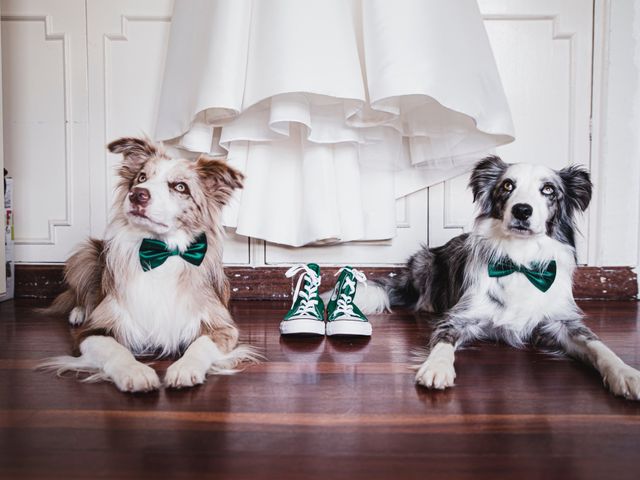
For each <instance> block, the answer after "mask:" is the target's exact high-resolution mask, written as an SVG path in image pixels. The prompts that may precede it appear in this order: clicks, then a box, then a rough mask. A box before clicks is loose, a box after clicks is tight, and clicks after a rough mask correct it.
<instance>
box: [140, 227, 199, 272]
mask: <svg viewBox="0 0 640 480" xmlns="http://www.w3.org/2000/svg"><path fill="white" fill-rule="evenodd" d="M205 253H207V236H206V235H205V234H204V233H202V234H200V235H198V237H196V239H195V241H194V242H193V243H192V244H191V245H189V246H188V247H187V249H186V250H185V251H184V252H182V253H180V251H179V250H178V249H177V248H175V249H173V250H169V249H168V248H167V244H166V243H164V242H163V241H162V240H155V239H153V238H145V239H144V240H142V243H141V244H140V250H139V251H138V256H139V257H140V265H142V270H144V271H145V272H148V271H149V270H152V269H154V268H156V267H159V266H160V265H162V264H163V263H164V262H166V261H167V258H169V257H171V256H172V255H179V256H181V257H182V258H184V259H185V260H186V261H187V262H189V263H191V264H193V265H195V266H196V267H197V266H198V265H200V264H201V263H202V261H203V260H204V255H205Z"/></svg>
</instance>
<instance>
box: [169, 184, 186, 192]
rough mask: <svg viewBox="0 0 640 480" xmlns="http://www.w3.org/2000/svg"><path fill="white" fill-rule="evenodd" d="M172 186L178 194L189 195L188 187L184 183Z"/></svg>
mask: <svg viewBox="0 0 640 480" xmlns="http://www.w3.org/2000/svg"><path fill="white" fill-rule="evenodd" d="M172 186H173V189H174V190H175V191H176V192H178V193H189V187H187V184H186V183H184V182H178V183H174V184H173V185H172Z"/></svg>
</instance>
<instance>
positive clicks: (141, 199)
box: [129, 187, 151, 207]
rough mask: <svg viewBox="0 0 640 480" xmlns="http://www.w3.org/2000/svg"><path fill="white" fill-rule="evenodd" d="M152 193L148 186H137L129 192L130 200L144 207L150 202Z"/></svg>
mask: <svg viewBox="0 0 640 480" xmlns="http://www.w3.org/2000/svg"><path fill="white" fill-rule="evenodd" d="M150 198H151V193H149V190H147V189H146V188H141V187H136V188H134V189H133V190H131V192H129V201H130V202H131V203H133V204H134V205H139V206H141V207H144V206H146V205H147V203H149V199H150Z"/></svg>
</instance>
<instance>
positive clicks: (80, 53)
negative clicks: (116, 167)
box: [2, 0, 89, 262]
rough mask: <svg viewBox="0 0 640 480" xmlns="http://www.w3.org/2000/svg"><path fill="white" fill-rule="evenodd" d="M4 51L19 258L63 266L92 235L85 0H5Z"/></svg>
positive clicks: (7, 129)
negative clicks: (90, 219) (79, 244)
mask: <svg viewBox="0 0 640 480" xmlns="http://www.w3.org/2000/svg"><path fill="white" fill-rule="evenodd" d="M2 47H3V52H2V69H3V72H4V82H3V85H2V87H3V88H2V91H3V103H4V112H3V114H4V154H5V166H6V168H7V169H8V170H9V172H10V173H11V175H12V176H13V177H14V179H15V180H14V181H15V184H14V185H15V233H16V250H15V251H16V258H17V259H18V260H20V261H27V262H29V261H33V262H50V261H59V260H61V259H64V258H65V257H66V256H67V255H68V253H69V251H70V249H71V248H72V247H73V246H74V245H75V244H76V243H77V242H78V241H80V240H82V239H83V238H84V237H85V236H86V235H87V234H88V233H89V202H88V198H89V190H88V182H87V178H88V160H87V154H86V153H87V85H86V26H85V19H84V1H83V0H50V1H44V0H30V1H17V0H13V1H11V0H5V1H3V2H2Z"/></svg>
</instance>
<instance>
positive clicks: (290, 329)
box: [280, 318, 324, 335]
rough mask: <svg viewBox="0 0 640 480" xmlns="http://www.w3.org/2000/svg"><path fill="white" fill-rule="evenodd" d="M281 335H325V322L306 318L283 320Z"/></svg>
mask: <svg viewBox="0 0 640 480" xmlns="http://www.w3.org/2000/svg"><path fill="white" fill-rule="evenodd" d="M280 333H281V334H282V335H295V334H302V333H306V334H311V335H324V322H321V321H320V320H310V319H306V318H299V319H295V320H283V321H282V322H280Z"/></svg>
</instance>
